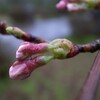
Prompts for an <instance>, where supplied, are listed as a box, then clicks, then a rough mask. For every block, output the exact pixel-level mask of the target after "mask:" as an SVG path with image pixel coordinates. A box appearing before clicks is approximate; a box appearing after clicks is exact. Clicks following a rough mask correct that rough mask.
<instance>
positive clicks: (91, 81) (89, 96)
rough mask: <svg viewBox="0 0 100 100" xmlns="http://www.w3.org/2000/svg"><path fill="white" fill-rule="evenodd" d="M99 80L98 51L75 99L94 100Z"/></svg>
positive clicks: (99, 56) (99, 53) (99, 59)
mask: <svg viewBox="0 0 100 100" xmlns="http://www.w3.org/2000/svg"><path fill="white" fill-rule="evenodd" d="M99 80H100V51H99V52H98V54H97V56H96V58H95V60H94V63H93V65H92V68H91V70H90V72H89V75H88V77H87V79H86V82H85V84H84V85H83V88H82V90H81V93H80V96H79V98H78V99H77V100H95V97H96V92H97V89H98V86H99Z"/></svg>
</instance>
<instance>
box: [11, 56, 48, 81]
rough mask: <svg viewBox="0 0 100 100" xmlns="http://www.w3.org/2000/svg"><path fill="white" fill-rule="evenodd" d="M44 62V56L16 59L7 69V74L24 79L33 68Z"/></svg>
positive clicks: (17, 78)
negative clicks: (22, 59)
mask: <svg viewBox="0 0 100 100" xmlns="http://www.w3.org/2000/svg"><path fill="white" fill-rule="evenodd" d="M44 64H46V62H45V61H44V57H42V56H41V57H35V58H31V59H27V60H24V61H16V62H15V63H14V64H13V65H12V66H11V67H10V69H9V76H10V78H11V79H14V80H22V79H26V78H27V77H29V76H30V74H31V73H32V71H33V70H35V69H36V68H38V67H40V66H42V65H44Z"/></svg>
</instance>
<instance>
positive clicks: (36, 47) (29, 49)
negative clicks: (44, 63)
mask: <svg viewBox="0 0 100 100" xmlns="http://www.w3.org/2000/svg"><path fill="white" fill-rule="evenodd" d="M47 48H48V47H47V43H40V44H34V43H30V42H24V43H23V44H22V45H21V46H20V47H19V48H18V50H17V52H16V58H17V59H18V60H23V59H25V58H28V57H30V56H32V55H33V54H37V53H43V52H45V51H47Z"/></svg>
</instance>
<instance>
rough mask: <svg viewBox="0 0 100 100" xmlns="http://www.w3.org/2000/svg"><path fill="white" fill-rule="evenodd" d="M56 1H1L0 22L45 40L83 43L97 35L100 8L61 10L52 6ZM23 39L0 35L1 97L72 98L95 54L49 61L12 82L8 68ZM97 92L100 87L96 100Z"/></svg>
mask: <svg viewBox="0 0 100 100" xmlns="http://www.w3.org/2000/svg"><path fill="white" fill-rule="evenodd" d="M58 1H59V0H0V21H5V22H7V23H8V25H11V26H17V27H19V28H21V29H22V30H24V31H26V32H27V33H30V34H32V35H34V36H37V37H41V38H44V39H46V40H53V39H55V38H68V39H70V40H71V41H73V42H75V43H80V44H82V43H87V42H90V41H93V40H95V39H97V38H100V27H99V26H100V11H95V10H89V11H85V12H77V13H76V12H72V13H70V12H67V11H66V12H60V11H58V10H57V9H56V8H55V5H56V3H57V2H58ZM22 42H23V41H21V40H18V39H16V38H14V37H13V36H3V35H0V100H75V98H76V97H77V95H78V94H79V92H80V89H81V87H82V85H83V83H84V81H85V79H86V77H87V74H88V72H89V70H90V68H91V65H92V63H93V60H94V58H95V55H96V53H94V54H90V53H85V54H79V55H78V56H76V57H74V58H71V59H66V60H55V61H52V62H50V63H49V64H47V65H45V66H43V67H41V68H38V69H37V70H35V71H34V72H33V73H32V75H31V76H30V77H29V78H28V79H26V80H23V81H15V80H11V79H10V78H9V75H8V71H9V67H10V66H11V65H12V63H13V62H14V61H15V60H16V59H15V53H16V50H17V48H18V47H19V45H20V43H22ZM99 94H100V89H98V93H97V99H96V100H100V95H99Z"/></svg>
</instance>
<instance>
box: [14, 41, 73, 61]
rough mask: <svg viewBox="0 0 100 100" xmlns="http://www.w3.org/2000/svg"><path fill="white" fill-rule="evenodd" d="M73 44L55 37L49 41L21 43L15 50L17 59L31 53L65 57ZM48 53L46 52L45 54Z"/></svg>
mask: <svg viewBox="0 0 100 100" xmlns="http://www.w3.org/2000/svg"><path fill="white" fill-rule="evenodd" d="M72 47H73V44H72V42H70V41H69V40H67V39H56V40H53V41H51V42H49V43H39V44H34V43H29V42H25V43H23V44H22V45H21V46H20V47H19V48H18V50H17V52H16V58H17V59H18V60H24V59H26V58H29V57H31V56H32V55H36V54H42V55H48V54H49V55H52V56H53V57H54V58H55V59H65V58H66V55H67V54H68V53H69V52H70V50H71V49H72ZM47 53H48V54H47Z"/></svg>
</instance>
